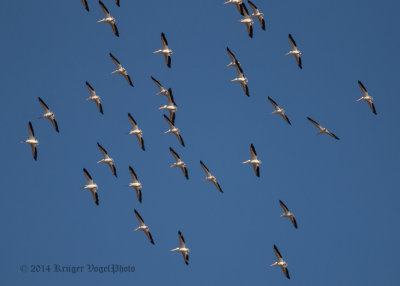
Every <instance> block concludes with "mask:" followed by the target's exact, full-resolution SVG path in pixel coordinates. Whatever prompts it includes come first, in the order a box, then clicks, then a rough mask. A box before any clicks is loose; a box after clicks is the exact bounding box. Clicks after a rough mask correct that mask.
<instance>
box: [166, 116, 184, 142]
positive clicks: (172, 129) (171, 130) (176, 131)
mask: <svg viewBox="0 0 400 286" xmlns="http://www.w3.org/2000/svg"><path fill="white" fill-rule="evenodd" d="M164 118H165V120H166V121H167V123H168V125H169V129H168V130H167V131H165V132H164V134H166V133H173V134H175V136H176V137H177V138H178V140H179V143H181V145H182V146H183V147H185V143H184V142H183V139H182V136H181V135H180V134H179V131H180V130H179V128H176V127H175V125H174V124H175V113H173V114H172V120H170V119H169V118H168V117H167V116H165V114H164Z"/></svg>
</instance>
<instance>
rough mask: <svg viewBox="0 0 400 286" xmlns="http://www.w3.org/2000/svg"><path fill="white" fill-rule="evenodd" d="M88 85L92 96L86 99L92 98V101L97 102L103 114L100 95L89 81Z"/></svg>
mask: <svg viewBox="0 0 400 286" xmlns="http://www.w3.org/2000/svg"><path fill="white" fill-rule="evenodd" d="M86 87H87V88H88V90H89V92H90V97H88V98H86V101H89V100H90V101H93V102H95V103H96V105H97V108H98V109H99V111H100V113H101V114H103V107H102V106H101V102H100V96H98V95H97V94H96V92H95V91H94V89H93V87H92V86H91V85H90V84H89V83H88V82H86Z"/></svg>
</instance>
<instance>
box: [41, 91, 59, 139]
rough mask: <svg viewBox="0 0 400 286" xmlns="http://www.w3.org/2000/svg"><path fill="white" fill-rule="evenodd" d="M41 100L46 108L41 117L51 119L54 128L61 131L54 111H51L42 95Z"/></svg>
mask: <svg viewBox="0 0 400 286" xmlns="http://www.w3.org/2000/svg"><path fill="white" fill-rule="evenodd" d="M39 102H40V105H41V106H42V107H43V109H44V114H43V115H42V116H40V118H48V119H49V120H50V121H51V124H53V126H54V129H55V130H56V131H57V132H59V130H58V124H57V121H56V120H55V119H54V113H53V112H51V111H50V109H49V108H48V107H47V105H46V103H44V101H43V100H42V99H41V98H40V97H39Z"/></svg>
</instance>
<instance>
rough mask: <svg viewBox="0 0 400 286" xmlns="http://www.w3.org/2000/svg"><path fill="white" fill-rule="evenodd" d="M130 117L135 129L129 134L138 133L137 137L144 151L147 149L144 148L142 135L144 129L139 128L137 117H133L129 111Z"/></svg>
mask: <svg viewBox="0 0 400 286" xmlns="http://www.w3.org/2000/svg"><path fill="white" fill-rule="evenodd" d="M128 117H129V121H130V122H131V125H132V128H133V129H132V130H131V131H129V132H128V133H127V134H129V135H136V137H137V139H138V141H139V144H140V147H141V148H142V150H143V151H145V150H146V149H145V148H144V141H143V137H142V133H143V131H142V130H140V129H139V127H138V125H137V124H136V121H135V119H133V117H132V115H131V114H130V113H128Z"/></svg>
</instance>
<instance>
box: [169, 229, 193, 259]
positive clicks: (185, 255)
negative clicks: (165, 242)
mask: <svg viewBox="0 0 400 286" xmlns="http://www.w3.org/2000/svg"><path fill="white" fill-rule="evenodd" d="M178 235H179V247H177V248H174V249H171V251H179V252H180V253H182V256H183V260H185V263H186V265H189V254H188V252H189V251H190V249H189V248H186V246H185V239H184V238H183V236H182V233H181V231H178Z"/></svg>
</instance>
